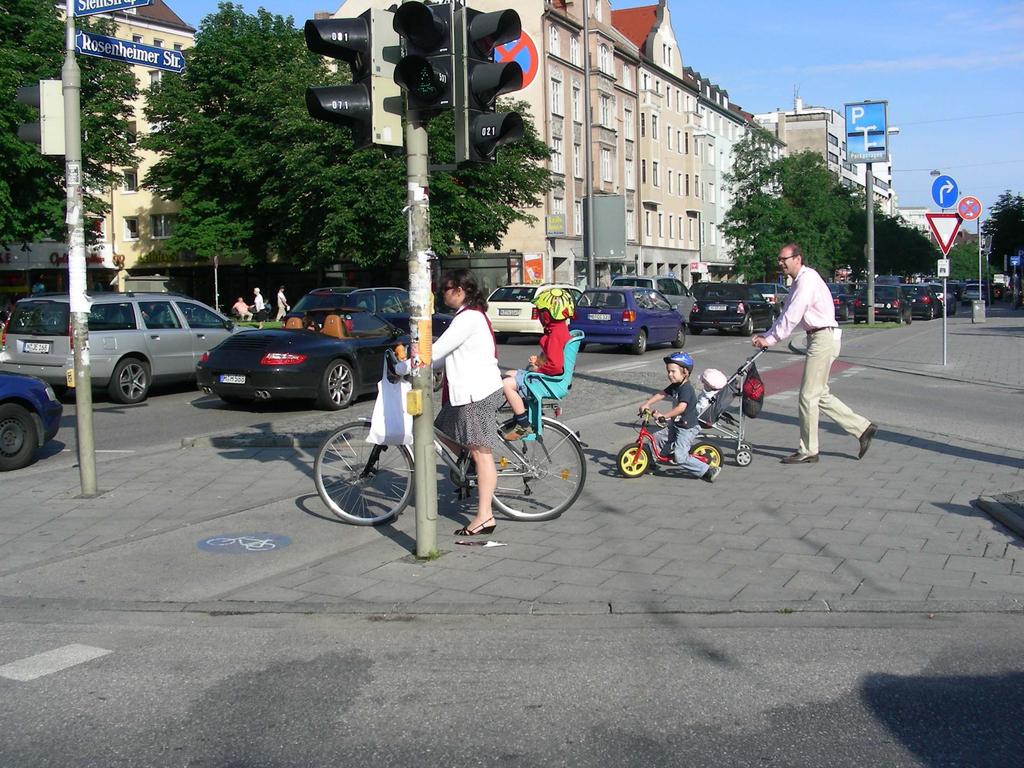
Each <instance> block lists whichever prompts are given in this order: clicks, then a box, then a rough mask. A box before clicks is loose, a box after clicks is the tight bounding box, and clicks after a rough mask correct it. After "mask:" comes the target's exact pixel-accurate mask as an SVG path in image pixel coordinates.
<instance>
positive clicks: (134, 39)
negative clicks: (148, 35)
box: [132, 35, 142, 43]
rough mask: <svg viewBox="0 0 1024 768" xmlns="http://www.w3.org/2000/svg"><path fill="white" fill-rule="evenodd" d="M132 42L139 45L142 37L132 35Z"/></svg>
mask: <svg viewBox="0 0 1024 768" xmlns="http://www.w3.org/2000/svg"><path fill="white" fill-rule="evenodd" d="M132 42H133V43H141V42H142V35H132Z"/></svg>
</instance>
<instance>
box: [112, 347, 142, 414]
mask: <svg viewBox="0 0 1024 768" xmlns="http://www.w3.org/2000/svg"><path fill="white" fill-rule="evenodd" d="M152 383H153V381H152V377H151V375H150V372H149V363H147V362H146V361H145V360H139V359H138V358H137V357H125V358H123V359H122V360H120V361H119V362H118V364H117V365H115V366H114V372H113V373H112V374H111V375H110V383H109V384H107V394H108V395H109V396H110V399H111V400H113V401H114V402H115V403H122V404H123V405H132V404H133V403H141V402H142V401H143V400H145V399H146V395H148V394H149V387H150V384H152Z"/></svg>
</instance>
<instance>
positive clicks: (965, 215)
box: [956, 195, 991, 304]
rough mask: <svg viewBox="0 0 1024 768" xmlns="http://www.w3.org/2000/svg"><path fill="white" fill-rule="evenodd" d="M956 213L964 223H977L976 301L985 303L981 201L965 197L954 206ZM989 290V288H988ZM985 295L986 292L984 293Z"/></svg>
mask: <svg viewBox="0 0 1024 768" xmlns="http://www.w3.org/2000/svg"><path fill="white" fill-rule="evenodd" d="M956 212H957V213H958V214H960V218H962V219H963V220H964V221H975V222H977V227H978V229H977V234H978V299H979V300H980V301H981V302H982V304H984V303H985V296H983V295H982V293H981V201H980V200H979V199H978V198H976V197H972V196H971V195H967V196H966V197H962V198H961V199H960V202H959V203H957V204H956ZM990 289H991V286H990ZM986 294H987V292H986Z"/></svg>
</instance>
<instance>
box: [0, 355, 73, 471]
mask: <svg viewBox="0 0 1024 768" xmlns="http://www.w3.org/2000/svg"><path fill="white" fill-rule="evenodd" d="M63 413H64V406H63V405H61V403H60V400H58V399H57V395H56V394H55V393H54V391H53V387H51V386H50V385H49V384H47V383H46V382H45V381H42V380H40V379H37V378H35V377H34V376H23V375H21V374H18V373H0V472H10V471H11V470H13V469H21V468H22V467H27V466H28V465H29V464H31V463H32V462H34V461H35V460H36V457H37V456H38V451H39V449H40V448H42V447H43V446H44V445H46V443H48V442H49V441H50V440H53V438H54V437H56V436H57V431H58V430H59V429H60V419H61V416H62V415H63Z"/></svg>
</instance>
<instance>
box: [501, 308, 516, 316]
mask: <svg viewBox="0 0 1024 768" xmlns="http://www.w3.org/2000/svg"><path fill="white" fill-rule="evenodd" d="M498 314H499V315H500V316H501V317H515V316H516V315H518V314H519V310H518V309H499V310H498Z"/></svg>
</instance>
